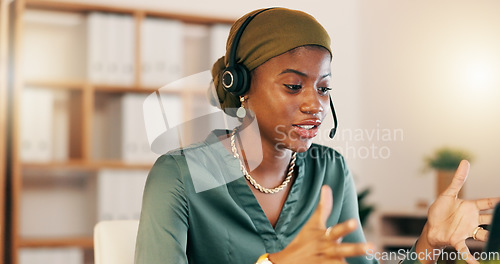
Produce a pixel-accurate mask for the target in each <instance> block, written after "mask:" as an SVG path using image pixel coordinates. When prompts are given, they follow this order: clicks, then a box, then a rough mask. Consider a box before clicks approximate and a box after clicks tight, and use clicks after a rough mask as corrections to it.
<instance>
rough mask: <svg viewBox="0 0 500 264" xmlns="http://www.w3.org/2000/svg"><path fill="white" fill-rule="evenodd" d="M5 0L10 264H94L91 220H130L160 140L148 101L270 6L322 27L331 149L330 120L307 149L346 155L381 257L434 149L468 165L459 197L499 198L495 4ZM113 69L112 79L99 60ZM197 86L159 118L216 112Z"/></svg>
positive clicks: (176, 96)
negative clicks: (328, 43)
mask: <svg viewBox="0 0 500 264" xmlns="http://www.w3.org/2000/svg"><path fill="white" fill-rule="evenodd" d="M47 2H48V4H47ZM0 3H1V6H2V9H1V13H0V15H1V16H2V17H1V19H0V21H1V23H0V30H2V31H1V34H0V36H1V39H2V41H1V42H0V48H1V49H0V54H1V57H0V63H1V64H0V66H1V67H0V74H1V75H0V82H1V83H0V97H1V98H0V121H1V122H0V124H1V125H2V127H1V129H2V131H1V132H0V136H2V140H3V141H2V143H0V151H1V152H0V157H1V158H2V159H1V161H0V168H1V169H2V173H3V172H5V173H3V174H1V175H5V176H4V177H3V182H2V183H3V184H4V188H3V189H5V192H4V194H3V199H4V202H3V204H4V205H5V206H3V210H5V211H6V214H5V216H6V217H5V219H4V220H3V228H4V229H3V232H4V237H5V239H4V241H3V242H4V243H3V249H4V251H3V254H4V259H6V260H8V261H9V262H10V263H49V262H50V263H56V262H57V261H59V262H57V263H92V239H91V236H92V227H93V225H94V224H95V223H96V222H97V221H101V220H111V219H136V218H138V213H139V212H140V202H139V203H138V202H137V200H138V199H140V198H138V197H140V196H141V194H142V187H143V185H144V180H145V177H146V175H147V171H148V169H149V167H150V166H151V164H152V163H153V162H154V160H155V158H156V157H157V155H156V154H154V153H152V152H151V151H150V150H149V142H148V137H149V139H150V141H151V138H154V137H155V136H157V135H158V134H160V133H161V128H159V129H160V131H159V132H158V131H156V132H153V133H152V134H151V132H149V131H145V129H144V126H138V125H137V124H142V123H143V122H144V121H143V117H142V114H141V112H140V111H142V103H143V102H144V100H145V98H146V97H147V96H148V95H150V94H151V93H154V92H155V91H156V90H157V89H158V88H160V87H161V86H163V85H164V84H166V83H169V82H172V81H175V80H177V79H179V78H183V77H185V76H188V75H191V74H195V73H198V72H203V71H206V70H209V69H210V67H211V65H212V63H213V62H214V61H215V60H216V59H217V58H218V57H220V56H222V55H223V52H224V45H225V38H226V37H227V32H228V30H229V26H230V25H231V23H232V22H233V21H235V20H236V19H237V18H239V17H240V16H242V15H244V14H245V13H247V12H249V11H251V10H254V9H258V8H263V7H270V6H283V7H288V8H292V9H299V10H302V11H305V12H307V13H309V14H311V15H312V16H314V17H315V18H316V19H317V20H318V21H319V22H320V23H321V24H322V25H323V26H324V27H325V28H326V30H327V31H328V32H329V33H330V36H331V38H332V48H333V53H334V59H333V62H332V73H333V91H332V95H333V99H334V104H335V107H336V111H337V116H338V118H339V128H338V130H337V135H336V137H335V139H334V140H330V139H329V138H328V136H327V135H328V131H329V129H330V127H331V123H332V121H331V117H330V116H328V117H327V119H326V120H327V121H326V122H325V123H324V125H323V127H322V129H323V130H322V131H321V132H320V134H319V136H318V137H317V138H316V142H318V143H321V144H324V145H328V146H331V147H333V148H335V149H337V150H338V151H339V152H341V153H342V154H343V155H344V156H345V158H346V160H347V163H348V165H349V168H350V170H351V172H352V174H353V176H354V178H355V181H356V184H357V188H358V190H359V192H360V194H361V193H363V191H366V190H368V194H367V195H366V196H365V198H363V199H362V200H361V201H362V202H361V203H362V207H363V208H373V210H371V211H370V209H368V211H370V212H371V213H369V214H368V218H367V220H366V222H365V223H364V228H365V231H366V233H367V236H368V238H369V239H370V240H372V241H374V242H375V243H376V244H377V246H378V247H379V249H380V250H386V251H389V250H396V249H398V248H408V247H411V245H412V244H413V242H414V241H415V239H416V236H417V235H418V234H419V229H420V228H421V226H422V225H423V223H424V222H425V212H426V210H427V208H428V206H429V205H430V204H431V203H432V201H433V200H434V199H435V197H436V188H437V187H438V185H439V183H438V182H439V179H441V178H438V175H437V170H436V169H435V168H432V166H429V162H428V159H427V158H428V157H431V156H432V155H433V154H434V153H435V152H436V150H438V149H441V148H443V147H448V148H450V149H452V151H453V150H457V152H458V154H460V152H467V153H468V154H469V156H470V157H472V158H471V170H470V174H469V178H468V179H467V182H466V185H465V187H464V190H463V194H462V197H463V198H465V199H477V198H481V197H496V196H500V191H499V190H498V186H500V177H498V175H497V174H498V173H497V167H496V164H498V163H497V162H498V158H497V152H496V151H497V149H498V148H500V141H499V140H498V139H497V135H500V124H499V121H500V104H499V103H498V102H499V101H500V89H499V87H500V48H499V47H500V31H499V30H498V28H500V16H498V13H499V12H500V2H499V1H496V0H480V1H469V0H441V1H432V0H420V1H410V0H403V1H401V0H377V1H369V0H351V1H340V0H332V1H319V0H310V1H296V0H288V1H284V0H283V1H282V0H280V1H272V2H270V1H264V0H254V1H238V2H235V1H227V0H212V1H189V0H187V1H159V0H142V1H137V0H120V1H118V0H105V1H102V0H101V1H97V0H93V1H60V2H55V4H54V2H53V1H50V2H49V1H35V0H32V1H27V3H26V5H24V4H18V3H17V1H5V0H2V1H1V2H0ZM16 4H18V6H22V7H23V8H18V9H17V11H16V10H15V9H14V7H15V5H16ZM138 21H140V22H138ZM138 23H139V24H138ZM138 32H139V33H140V35H137V33H138ZM165 47H168V48H165ZM137 54H139V55H137ZM158 58H160V59H161V58H165V60H164V61H155V59H158ZM110 61H111V62H117V63H118V64H117V65H115V66H116V67H117V69H115V71H116V72H115V73H113V74H103V73H102V72H103V71H101V70H99V67H100V66H95V65H98V64H103V65H105V64H106V63H109V62H110ZM148 63H150V65H148ZM155 63H156V64H158V65H160V66H158V67H157V68H158V69H156V68H155V67H156V66H154V65H156V64H155ZM94 64H95V65H94ZM101 66H102V65H101ZM102 67H105V66H102ZM106 67H107V66H106ZM113 67H114V66H110V69H111V70H112V69H113ZM121 68H123V70H120V69H121ZM111 70H110V71H111ZM158 76H160V77H158ZM162 76H163V79H162ZM165 76H168V79H165V78H166V77H165ZM167 88H168V87H167ZM205 90H206V89H205V87H204V88H203V89H196V88H195V89H191V90H189V91H188V92H186V91H179V90H176V89H174V88H172V89H164V91H165V94H167V95H168V96H167V97H168V99H166V100H167V101H168V102H166V101H165V102H163V104H164V105H168V106H169V109H172V108H173V107H174V106H175V107H178V108H179V109H180V110H179V112H178V113H177V112H175V111H170V112H169V111H167V113H166V115H167V117H168V119H169V122H170V125H173V124H177V123H179V122H180V121H179V120H186V119H192V118H196V117H198V116H201V115H203V114H205V113H207V112H210V111H213V109H209V108H206V107H201V105H203V103H201V102H202V101H203V100H204V96H205ZM181 113H182V114H181ZM125 117H127V118H125ZM164 129H165V128H164ZM148 133H149V134H148ZM453 154H454V153H452V154H451V155H452V156H453ZM445 159H446V157H445ZM451 170H453V169H451ZM439 177H441V176H439ZM124 179H127V180H124ZM120 184H121V185H120ZM132 190H133V191H132ZM124 197H127V198H124ZM471 246H472V247H473V248H474V250H481V247H482V245H481V244H477V243H476V244H471Z"/></svg>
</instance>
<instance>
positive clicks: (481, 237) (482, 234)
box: [471, 228, 490, 242]
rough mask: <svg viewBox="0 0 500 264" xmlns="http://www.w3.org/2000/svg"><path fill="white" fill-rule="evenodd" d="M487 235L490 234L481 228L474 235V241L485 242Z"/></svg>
mask: <svg viewBox="0 0 500 264" xmlns="http://www.w3.org/2000/svg"><path fill="white" fill-rule="evenodd" d="M489 235H490V232H488V230H486V229H483V228H481V229H479V230H478V231H477V233H476V240H478V241H483V242H486V241H487V240H488V237H489ZM471 237H472V236H471Z"/></svg>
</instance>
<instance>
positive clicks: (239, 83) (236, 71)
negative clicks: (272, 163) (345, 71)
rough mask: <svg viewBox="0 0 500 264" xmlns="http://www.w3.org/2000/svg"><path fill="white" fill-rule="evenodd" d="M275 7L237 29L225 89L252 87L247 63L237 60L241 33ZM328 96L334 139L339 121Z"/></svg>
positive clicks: (244, 90) (237, 90) (237, 92)
mask: <svg viewBox="0 0 500 264" xmlns="http://www.w3.org/2000/svg"><path fill="white" fill-rule="evenodd" d="M273 8H274V7H271V8H266V9H262V10H260V11H259V12H257V13H255V14H253V15H251V16H249V17H248V18H247V19H245V21H244V22H243V24H241V26H240V28H239V29H238V31H236V35H235V36H234V40H233V43H232V45H231V49H230V50H229V58H228V65H227V67H226V68H225V69H224V71H223V72H222V78H220V79H221V82H222V87H224V90H226V91H227V92H230V93H232V94H233V95H234V96H236V97H238V96H241V95H243V94H245V93H247V92H248V90H249V89H250V71H249V70H248V69H247V67H246V66H245V65H243V64H241V63H237V62H236V49H237V48H238V45H239V43H240V39H241V35H243V31H245V28H246V27H247V25H248V24H249V23H250V21H252V19H254V17H256V16H257V15H258V14H260V13H262V12H264V11H267V10H270V9H273ZM328 97H329V99H330V109H331V110H332V115H333V124H334V127H333V128H332V129H331V130H330V134H329V136H330V138H332V139H333V137H334V136H335V133H336V132H337V127H338V122H337V114H336V113H335V108H334V106H333V101H332V97H331V95H329V96H328Z"/></svg>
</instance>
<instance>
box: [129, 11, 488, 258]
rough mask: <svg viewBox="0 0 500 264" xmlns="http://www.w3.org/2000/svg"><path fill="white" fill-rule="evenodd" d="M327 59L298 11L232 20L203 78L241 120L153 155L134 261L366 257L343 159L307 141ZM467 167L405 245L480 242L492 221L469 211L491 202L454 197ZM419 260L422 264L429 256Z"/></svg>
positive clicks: (320, 34)
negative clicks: (220, 52) (222, 52)
mask: <svg viewBox="0 0 500 264" xmlns="http://www.w3.org/2000/svg"><path fill="white" fill-rule="evenodd" d="M249 17H251V18H250V19H248V18H249ZM240 28H241V30H240ZM240 37H241V38H240ZM235 39H236V40H237V41H235ZM331 59H332V53H331V49H330V38H329V36H328V34H327V32H326V31H325V30H324V28H323V27H322V26H321V25H320V24H319V23H318V22H317V21H316V20H315V19H314V18H313V17H311V16H309V15H307V14H305V13H303V12H299V11H294V10H289V9H285V8H273V9H266V10H257V11H254V12H251V13H249V14H247V15H245V16H244V17H242V18H241V19H239V20H238V21H237V22H236V23H235V24H234V25H233V27H232V29H231V33H230V36H229V39H228V45H227V51H226V56H225V57H222V58H221V59H219V60H218V61H217V62H216V63H215V64H214V66H213V69H212V75H213V77H214V84H215V86H216V90H217V99H218V102H219V103H220V107H221V108H222V109H223V110H224V111H225V112H226V113H227V114H229V115H232V116H235V115H236V114H237V115H238V117H240V118H241V121H242V124H241V126H239V127H236V128H235V129H234V130H233V131H225V130H224V131H214V132H213V133H211V134H210V135H209V136H208V137H207V139H206V140H205V141H203V142H201V143H199V144H195V145H192V146H189V147H187V148H184V149H182V150H176V151H172V152H169V153H167V154H166V155H163V156H162V157H160V158H159V159H158V160H157V162H156V163H155V165H154V166H153V168H152V169H151V172H150V175H149V177H148V180H147V184H146V189H145V193H144V201H143V211H142V215H141V221H140V227H139V233H138V238H137V250H136V263H138V264H148V263H155V264H156V263H176V264H177V263H188V262H189V263H203V264H210V263H274V264H285V263H287V264H290V263H292V264H293V263H344V262H346V261H347V262H349V263H370V262H371V261H369V259H370V258H367V256H366V255H367V254H368V252H370V251H369V249H370V248H371V246H370V245H369V244H367V243H366V242H365V238H364V235H363V233H362V230H361V228H359V217H358V213H357V212H358V209H357V200H356V193H355V188H354V183H353V180H352V176H351V174H350V173H349V171H348V169H347V167H346V164H345V162H344V159H343V157H342V156H341V155H340V154H339V153H337V152H335V151H334V150H332V149H330V148H327V147H324V146H320V145H316V144H312V139H313V138H314V137H315V136H316V135H317V133H318V128H319V126H320V125H321V123H322V121H323V119H324V118H325V116H326V113H327V112H328V111H329V106H328V103H329V92H328V91H329V90H330V88H329V87H330V82H331V69H330V62H331ZM236 63H238V65H243V66H244V67H246V68H247V70H248V76H246V75H245V74H247V72H246V71H247V70H245V69H243V71H244V72H243V75H240V73H239V72H238V71H240V70H241V69H239V68H238V67H240V66H238V65H236ZM235 67H236V68H238V69H236V70H235V69H234V68H235ZM238 78H240V80H238ZM242 79H243V80H242ZM245 83H246V84H247V85H248V87H247V88H244V89H243V91H241V89H240V88H241V87H240V86H245ZM236 110H237V111H236ZM254 124H257V125H258V129H255V126H254ZM468 166H469V165H468V163H467V162H466V161H464V162H462V163H461V165H460V167H459V169H458V172H457V174H456V176H455V178H454V180H453V183H452V184H451V185H450V187H449V188H448V190H447V191H446V192H445V193H443V195H441V196H440V197H439V198H438V199H437V201H436V202H435V203H434V204H433V205H432V207H431V209H430V210H429V221H428V223H427V224H426V226H425V228H424V230H423V232H422V235H421V237H420V239H419V240H418V241H417V243H416V244H415V246H414V248H413V249H412V250H413V251H415V253H426V252H429V251H433V250H434V249H440V248H443V247H444V246H446V245H452V246H454V247H455V248H456V249H457V250H459V251H461V252H468V249H467V246H466V245H465V242H464V241H465V239H466V238H468V237H471V236H474V238H476V239H478V240H485V239H486V237H487V234H488V233H487V231H486V230H483V229H479V228H477V227H478V226H479V225H481V224H486V223H488V222H489V221H491V219H490V217H489V216H485V217H480V216H479V211H480V210H486V209H490V208H493V205H494V203H496V202H497V201H498V199H486V200H479V201H462V200H459V199H457V198H456V194H457V193H458V191H459V190H460V188H461V186H462V185H463V183H464V181H465V178H466V176H467V173H468ZM243 176H244V177H243ZM200 186H202V187H201V188H200ZM203 186H210V187H207V188H203ZM418 256H419V258H420V261H421V262H422V263H431V262H433V261H434V258H435V255H432V257H428V256H429V255H428V254H419V255H418ZM406 261H410V260H406ZM468 262H469V263H475V260H474V259H473V258H472V257H471V258H469V259H468Z"/></svg>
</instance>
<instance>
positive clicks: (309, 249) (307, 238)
mask: <svg viewBox="0 0 500 264" xmlns="http://www.w3.org/2000/svg"><path fill="white" fill-rule="evenodd" d="M332 206H333V196H332V190H331V189H330V187H328V186H323V187H322V188H321V199H320V201H319V204H318V207H317V209H316V211H315V212H314V214H313V215H312V216H311V218H310V219H309V221H308V222H307V223H306V224H305V225H304V227H303V228H302V230H301V231H300V233H299V234H298V235H297V237H296V238H295V239H294V240H293V241H292V242H291V243H290V244H289V245H288V246H287V247H286V248H285V249H283V250H282V251H280V252H276V253H273V254H270V256H269V258H270V260H271V261H272V262H273V263H276V264H295V263H300V264H302V263H345V258H347V257H353V256H360V255H365V254H366V252H367V250H368V248H369V247H368V245H367V244H365V243H341V242H340V240H341V239H342V238H343V237H344V236H346V235H347V234H349V233H351V232H352V231H354V230H355V229H356V228H357V227H358V226H357V222H356V221H355V220H353V219H351V220H348V221H346V222H344V223H340V224H337V225H335V226H332V227H329V228H328V229H327V228H326V220H327V218H328V216H329V215H330V212H331V210H332Z"/></svg>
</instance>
